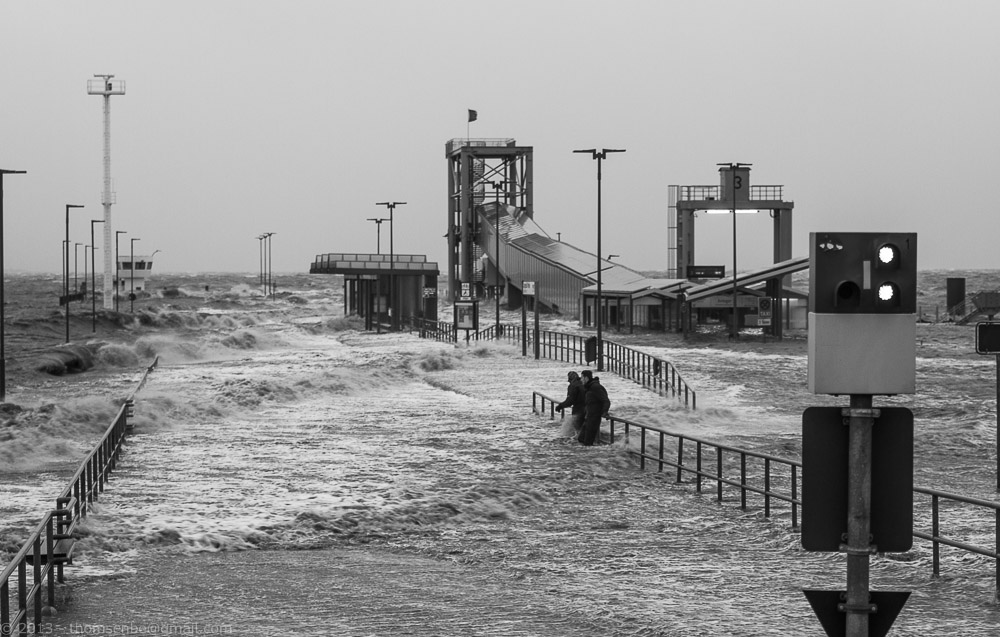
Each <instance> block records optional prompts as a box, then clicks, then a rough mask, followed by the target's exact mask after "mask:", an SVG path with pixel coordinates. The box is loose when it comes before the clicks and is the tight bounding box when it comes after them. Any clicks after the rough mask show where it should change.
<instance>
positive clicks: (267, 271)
mask: <svg viewBox="0 0 1000 637" xmlns="http://www.w3.org/2000/svg"><path fill="white" fill-rule="evenodd" d="M276 234H277V233H276V232H265V233H264V285H265V287H264V298H265V299H266V298H267V294H268V289H270V290H271V300H272V301H273V300H274V277H273V270H272V269H271V264H272V260H271V241H272V239H271V237H272V236H274V235H276Z"/></svg>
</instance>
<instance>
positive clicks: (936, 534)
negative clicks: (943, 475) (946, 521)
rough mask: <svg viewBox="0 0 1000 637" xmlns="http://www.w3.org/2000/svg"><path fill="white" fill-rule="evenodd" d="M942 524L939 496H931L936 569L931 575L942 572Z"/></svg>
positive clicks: (932, 534) (934, 575) (932, 542)
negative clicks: (940, 541)
mask: <svg viewBox="0 0 1000 637" xmlns="http://www.w3.org/2000/svg"><path fill="white" fill-rule="evenodd" d="M939 533H940V525H939V520H938V497H937V495H932V496H931V537H932V538H933V539H932V540H931V546H932V547H933V549H932V555H933V565H934V570H933V572H932V573H931V577H938V576H939V575H940V574H941V545H940V544H939V543H938V537H939Z"/></svg>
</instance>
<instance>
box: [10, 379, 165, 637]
mask: <svg viewBox="0 0 1000 637" xmlns="http://www.w3.org/2000/svg"><path fill="white" fill-rule="evenodd" d="M156 365H157V360H154V361H153V363H152V365H150V366H149V367H148V368H146V372H145V373H144V374H143V376H142V380H141V381H140V382H139V384H138V386H137V388H136V390H135V391H136V392H137V391H139V389H141V388H142V387H143V385H145V383H146V379H147V377H148V376H149V374H150V372H152V371H153V369H154V368H155V367H156ZM134 396H135V392H132V395H131V396H130V397H129V398H128V399H126V400H125V402H124V403H122V406H121V408H120V409H119V410H118V413H117V415H116V416H115V418H114V420H113V421H112V422H111V425H110V426H108V428H107V429H106V430H105V431H104V435H103V436H102V437H101V439H100V441H98V442H97V444H96V445H95V446H94V448H93V449H91V451H90V453H88V454H87V456H86V457H85V458H84V459H83V462H82V463H81V464H80V467H79V468H78V469H77V470H76V473H74V474H73V477H72V478H70V482H69V485H68V486H67V487H66V488H65V489H64V490H63V492H62V493H60V494H59V496H58V497H57V498H56V507H55V508H54V509H52V510H51V511H49V512H47V513H46V514H45V515H44V516H43V517H42V521H41V522H39V523H38V525H37V526H36V527H35V528H34V529H33V530H32V531H31V533H30V534H29V535H28V539H27V541H25V543H24V545H23V546H22V547H21V549H20V550H19V551H18V552H17V553H16V554H15V555H14V557H13V559H11V561H10V562H9V563H8V564H7V565H6V566H5V567H4V568H3V570H2V571H0V636H3V637H6V636H8V635H11V636H13V635H17V636H21V635H27V634H29V633H30V634H35V635H37V634H39V632H40V628H41V622H42V609H43V608H44V606H43V604H42V593H43V592H45V593H46V597H45V599H46V601H47V604H45V606H53V607H54V606H55V582H56V580H58V581H59V582H60V583H61V582H63V581H65V580H64V577H63V566H64V565H66V564H70V563H72V561H73V545H74V541H75V540H74V532H75V530H76V527H77V525H78V524H79V523H80V521H81V520H82V519H83V518H85V517H87V512H88V510H89V508H90V506H91V505H92V504H93V503H94V502H96V501H97V499H98V497H99V495H100V493H101V492H103V491H104V485H105V484H106V483H107V481H108V480H109V479H110V476H111V472H112V471H114V469H115V466H116V465H117V463H118V457H119V455H120V454H121V449H122V446H123V445H124V442H125V435H126V434H127V433H128V431H129V420H128V419H129V418H131V417H132V415H133V409H134V400H133V397H134ZM29 570H30V581H29ZM15 577H16V582H15V586H14V589H15V591H16V599H13V600H12V599H11V579H12V578H15ZM12 601H13V604H12ZM32 610H33V611H34V612H33V614H31V616H30V617H29V613H30V612H31V611H32ZM29 624H30V627H29Z"/></svg>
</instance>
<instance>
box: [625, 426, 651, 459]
mask: <svg viewBox="0 0 1000 637" xmlns="http://www.w3.org/2000/svg"><path fill="white" fill-rule="evenodd" d="M640 432H641V433H640V435H639V468H640V469H643V470H645V468H646V428H645V427H642V428H641V429H640ZM625 442H626V443H628V437H627V436H626V437H625Z"/></svg>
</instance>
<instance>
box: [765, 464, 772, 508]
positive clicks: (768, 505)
mask: <svg viewBox="0 0 1000 637" xmlns="http://www.w3.org/2000/svg"><path fill="white" fill-rule="evenodd" d="M764 517H765V518H769V517H771V459H770V458H764Z"/></svg>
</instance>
